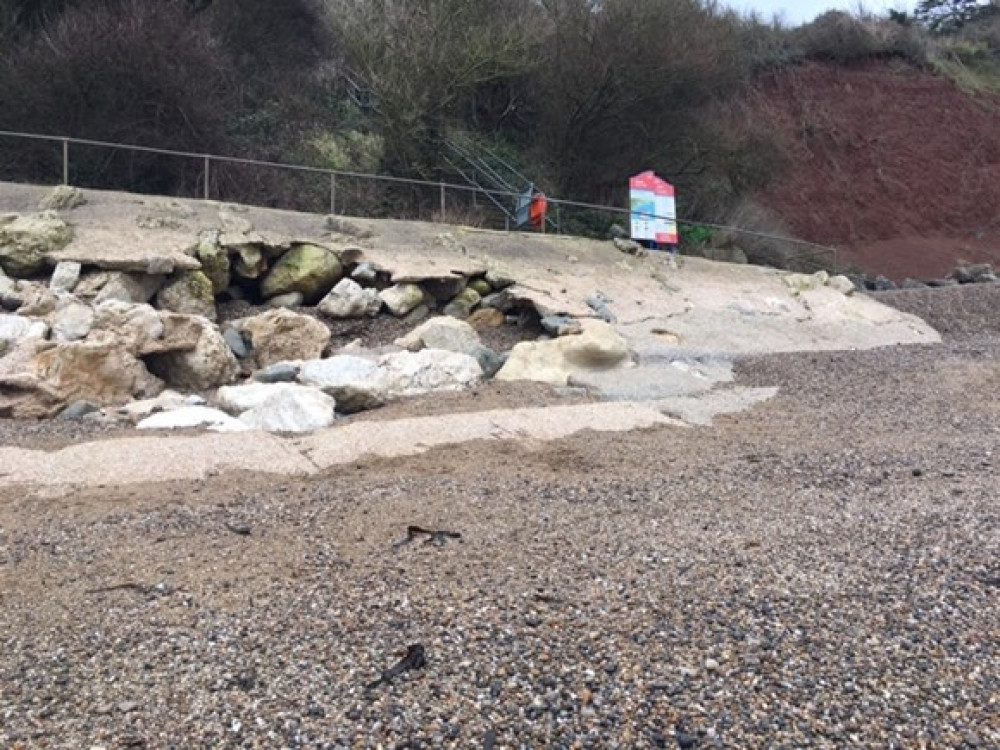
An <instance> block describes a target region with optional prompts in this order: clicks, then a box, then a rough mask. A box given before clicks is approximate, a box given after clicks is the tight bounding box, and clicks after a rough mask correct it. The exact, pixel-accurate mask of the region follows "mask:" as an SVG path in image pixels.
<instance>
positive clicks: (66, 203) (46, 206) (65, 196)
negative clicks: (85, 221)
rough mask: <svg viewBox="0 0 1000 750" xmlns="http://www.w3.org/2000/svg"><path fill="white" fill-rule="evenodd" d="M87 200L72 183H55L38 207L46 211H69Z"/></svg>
mask: <svg viewBox="0 0 1000 750" xmlns="http://www.w3.org/2000/svg"><path fill="white" fill-rule="evenodd" d="M86 202H87V199H86V198H85V197H84V195H83V191H82V190H80V188H78V187H73V186H72V185H57V186H56V187H54V188H52V191H51V192H50V193H49V194H48V195H46V196H45V197H44V198H42V200H41V201H39V203H38V207H39V208H40V209H42V210H47V211H69V210H72V209H74V208H77V207H79V206H82V205H83V204H84V203H86Z"/></svg>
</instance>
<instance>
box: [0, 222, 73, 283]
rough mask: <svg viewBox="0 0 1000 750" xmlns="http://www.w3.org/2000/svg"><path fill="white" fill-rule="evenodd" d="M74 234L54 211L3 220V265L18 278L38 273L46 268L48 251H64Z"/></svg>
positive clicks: (0, 264) (0, 230) (0, 255)
mask: <svg viewBox="0 0 1000 750" xmlns="http://www.w3.org/2000/svg"><path fill="white" fill-rule="evenodd" d="M72 237H73V233H72V230H71V229H70V227H69V225H68V224H67V223H66V222H65V221H63V220H62V219H60V218H59V214H57V213H56V212H55V211H42V212H40V213H36V214H25V215H23V216H16V217H15V218H11V219H10V220H6V221H3V222H0V268H3V270H4V271H5V272H7V274H9V275H10V276H14V277H17V278H25V277H28V276H35V275H36V274H39V273H41V272H42V271H44V270H45V267H46V258H47V256H48V254H49V253H52V252H56V251H58V250H61V249H62V248H63V247H65V246H66V244H67V243H69V241H70V239H72Z"/></svg>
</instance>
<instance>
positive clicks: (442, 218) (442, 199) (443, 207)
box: [441, 182, 445, 224]
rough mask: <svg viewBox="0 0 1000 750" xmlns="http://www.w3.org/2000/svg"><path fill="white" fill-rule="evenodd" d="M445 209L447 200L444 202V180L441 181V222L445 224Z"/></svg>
mask: <svg viewBox="0 0 1000 750" xmlns="http://www.w3.org/2000/svg"><path fill="white" fill-rule="evenodd" d="M444 211H445V202H444V183H443V182H442V183H441V223H442V224H444V222H445V216H444Z"/></svg>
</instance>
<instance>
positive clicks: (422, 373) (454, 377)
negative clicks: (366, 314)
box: [379, 349, 483, 396]
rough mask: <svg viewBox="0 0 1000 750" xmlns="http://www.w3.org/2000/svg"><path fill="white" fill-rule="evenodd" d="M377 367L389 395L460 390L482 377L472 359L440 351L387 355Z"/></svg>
mask: <svg viewBox="0 0 1000 750" xmlns="http://www.w3.org/2000/svg"><path fill="white" fill-rule="evenodd" d="M379 365H380V366H381V367H382V368H384V370H385V372H386V376H387V381H388V383H387V385H388V390H389V394H390V395H391V396H413V395H418V394H421V393H429V392H432V391H457V390H462V389H464V388H468V387H469V386H471V385H473V384H475V383H477V382H479V381H480V380H481V379H482V377H483V368H482V367H480V365H479V362H477V361H476V358H475V357H471V356H469V355H468V354H460V353H458V352H447V351H444V350H443V349H423V350H422V351H419V352H395V353H393V354H386V355H384V356H382V357H381V358H380V359H379Z"/></svg>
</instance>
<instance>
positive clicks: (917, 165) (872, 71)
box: [743, 64, 1000, 279]
mask: <svg viewBox="0 0 1000 750" xmlns="http://www.w3.org/2000/svg"><path fill="white" fill-rule="evenodd" d="M743 114H744V115H745V117H746V119H747V120H749V122H750V125H751V127H756V128H760V129H762V130H765V131H766V132H771V133H775V134H777V136H778V137H779V139H780V140H781V142H782V145H783V147H784V149H785V151H786V152H787V153H788V154H789V156H790V157H791V164H790V165H789V166H788V168H787V170H785V171H784V172H783V173H782V174H781V176H780V177H779V178H778V179H777V180H775V183H774V185H773V186H772V187H771V188H769V190H768V191H767V192H766V193H765V194H764V195H761V196H759V200H760V202H761V203H763V204H764V205H765V206H767V207H768V208H770V209H772V210H773V211H774V212H775V213H777V214H778V215H779V216H780V217H781V218H782V220H783V221H784V222H785V224H786V226H787V227H788V229H789V230H790V231H791V232H792V233H794V234H795V235H796V236H799V237H802V238H804V239H808V240H812V241H814V242H821V243H825V244H832V245H835V246H837V247H838V248H841V249H842V252H841V258H842V260H841V265H851V266H854V267H856V268H858V269H863V270H865V271H868V272H870V273H883V274H886V275H887V276H889V277H891V278H895V279H902V278H904V277H907V276H911V277H914V278H924V277H933V276H941V275H944V274H946V273H947V272H948V271H950V270H951V269H952V268H953V267H954V265H955V263H956V261H957V260H959V259H962V260H968V261H990V262H994V263H997V262H1000V100H996V99H992V98H973V97H970V96H967V95H965V94H963V93H962V92H961V91H959V90H958V89H957V88H956V87H955V85H954V84H952V83H951V82H950V81H949V80H947V79H945V78H942V77H938V76H934V75H932V74H930V73H926V72H919V71H915V70H913V69H894V68H892V67H890V66H887V65H871V66H866V67H861V68H843V67H833V66H826V65H819V64H809V65H804V66H801V67H797V68H793V69H790V70H786V71H783V72H781V73H778V74H776V75H773V76H770V77H768V78H766V79H765V80H763V81H761V82H760V85H759V86H758V89H757V91H756V92H755V93H754V94H753V95H752V96H751V97H750V98H749V99H748V101H747V108H746V110H745V111H744V113H743Z"/></svg>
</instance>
